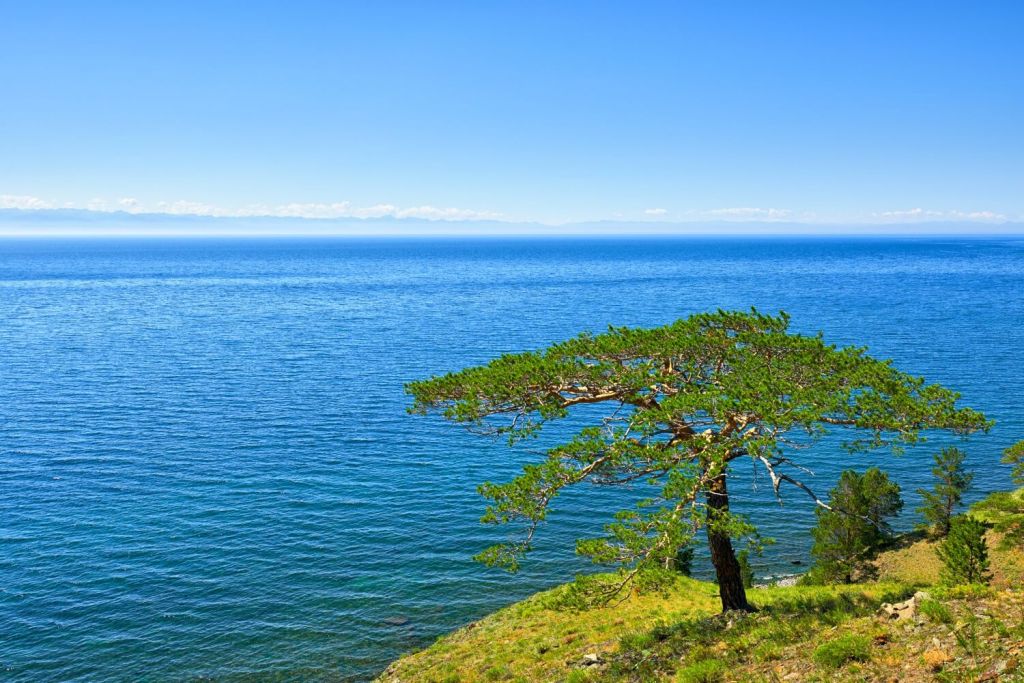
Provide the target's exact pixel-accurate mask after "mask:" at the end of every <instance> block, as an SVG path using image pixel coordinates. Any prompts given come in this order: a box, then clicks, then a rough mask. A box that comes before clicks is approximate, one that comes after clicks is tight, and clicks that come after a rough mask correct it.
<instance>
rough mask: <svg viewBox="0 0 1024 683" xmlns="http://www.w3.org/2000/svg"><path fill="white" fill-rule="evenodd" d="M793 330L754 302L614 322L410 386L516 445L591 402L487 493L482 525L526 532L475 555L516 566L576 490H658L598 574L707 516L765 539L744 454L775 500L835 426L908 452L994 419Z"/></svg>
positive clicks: (856, 438)
mask: <svg viewBox="0 0 1024 683" xmlns="http://www.w3.org/2000/svg"><path fill="white" fill-rule="evenodd" d="M788 328H789V316H787V315H786V314H784V313H781V314H779V315H774V316H773V315H768V314H764V313H760V312H758V311H756V310H753V309H752V310H751V311H749V312H729V311H718V312H715V313H705V314H698V315H693V316H691V317H689V318H686V319H682V320H678V321H676V322H674V323H672V324H670V325H665V326H663V327H657V328H653V329H630V328H625V327H612V328H609V330H608V331H607V332H605V333H603V334H589V333H586V334H582V335H580V336H578V337H576V338H574V339H570V340H568V341H565V342H561V343H558V344H554V345H552V346H550V347H548V348H547V349H545V350H542V351H531V352H525V353H517V354H506V355H503V356H501V357H499V358H496V359H495V360H493V361H491V362H490V363H487V364H486V365H482V366H477V367H470V368H466V369H464V370H461V371H459V372H454V373H451V374H448V375H443V376H439V377H434V378H431V379H427V380H422V381H416V382H411V383H409V384H408V385H407V386H406V391H407V392H408V393H409V394H410V395H411V396H412V398H413V403H412V406H411V407H410V409H409V410H410V412H411V413H414V414H426V413H428V412H437V413H440V414H441V415H442V416H443V417H444V418H446V419H448V420H450V421H452V422H456V423H460V424H463V425H465V426H467V427H468V428H469V429H471V430H473V431H475V432H478V433H482V434H489V435H498V436H502V437H505V438H506V439H507V440H508V442H509V444H510V445H511V444H515V443H516V442H518V441H520V440H522V439H525V438H529V437H534V436H537V435H538V433H539V432H540V430H542V429H543V427H544V426H545V425H547V424H548V423H550V422H553V421H557V420H559V419H562V418H564V417H566V416H568V415H569V413H570V412H571V411H573V410H574V408H576V407H577V406H588V407H589V409H588V410H587V411H586V415H587V416H589V417H590V418H591V419H593V422H591V423H590V424H589V426H587V427H584V428H582V429H581V430H580V431H579V432H578V433H577V434H576V435H575V436H573V437H571V438H569V439H568V440H567V441H564V442H562V443H561V444H559V445H557V446H554V447H553V448H551V449H549V450H548V451H547V454H546V457H545V458H544V459H543V460H542V461H540V462H537V463H531V464H529V465H527V466H526V467H524V468H523V472H522V474H521V475H520V476H519V477H517V478H515V479H513V480H512V481H509V482H505V483H491V482H488V483H485V484H483V485H482V486H481V487H480V489H479V490H480V493H481V494H482V495H483V497H484V498H486V499H487V500H488V501H489V506H488V508H487V510H486V512H485V514H484V516H483V518H482V519H483V521H484V522H485V523H489V524H512V525H514V526H515V527H517V528H519V529H521V530H522V535H521V537H519V538H518V540H513V541H511V542H508V543H502V544H499V545H496V546H493V547H491V548H488V549H486V550H484V551H483V552H482V553H480V554H479V555H478V556H477V559H478V560H480V561H482V562H484V563H486V564H488V565H494V566H501V567H505V568H507V569H509V570H512V571H514V570H516V569H517V568H518V567H519V562H520V559H521V557H522V556H523V554H524V553H526V552H528V551H529V550H530V549H531V548H532V543H531V542H532V538H533V535H534V533H535V531H536V530H537V528H538V527H539V526H540V525H541V524H543V522H544V521H545V520H546V519H547V515H548V512H549V508H550V506H551V505H552V503H553V502H554V501H555V500H556V499H557V497H558V495H559V494H560V492H561V491H562V490H563V489H565V488H567V487H570V486H576V485H580V484H585V483H586V484H595V485H620V484H626V485H628V484H632V483H644V484H646V485H647V487H646V490H649V491H650V492H651V495H650V497H649V498H647V499H646V500H643V501H641V502H640V504H639V505H637V507H636V508H634V509H630V510H624V511H621V512H619V513H617V514H616V515H615V516H614V518H613V519H611V520H610V521H609V523H608V524H607V526H606V527H605V533H604V535H603V536H601V537H599V538H593V539H584V540H581V541H579V542H578V544H577V546H576V550H577V552H579V553H580V554H582V555H584V556H587V557H589V558H591V559H592V560H593V561H594V562H595V563H598V564H601V565H619V566H624V567H629V568H631V569H632V570H640V569H644V568H649V567H658V568H664V567H665V566H666V565H667V564H668V563H669V562H671V560H672V559H673V558H674V556H675V554H676V552H677V551H678V549H679V548H680V547H684V546H686V545H688V544H690V543H691V542H692V541H693V539H694V538H695V536H696V534H697V533H698V532H699V531H700V530H701V529H702V528H704V527H705V526H707V525H708V524H709V522H710V524H711V525H712V526H713V528H714V529H716V530H718V531H719V534H725V535H728V536H729V537H731V538H735V537H736V536H737V535H743V534H751V533H752V532H753V527H752V526H750V524H749V523H748V522H746V520H742V519H740V518H738V517H736V516H735V515H733V514H731V513H730V512H729V509H728V494H727V490H726V486H725V483H726V480H727V477H728V475H729V469H730V463H731V462H733V461H734V460H736V459H739V458H750V459H751V460H752V461H753V463H754V464H755V465H757V466H760V467H764V468H765V470H766V472H767V473H768V475H769V477H770V478H771V480H772V483H773V486H774V488H775V492H776V494H779V490H780V486H781V484H783V483H789V484H793V485H796V486H798V487H800V488H802V489H803V490H805V491H809V489H807V488H806V487H805V486H803V485H802V484H801V483H800V482H799V481H798V480H797V479H796V475H795V473H797V472H799V465H800V463H799V460H800V454H801V453H802V452H803V450H802V449H803V448H805V447H807V446H810V445H813V444H814V443H815V442H816V441H817V440H818V439H819V438H821V437H822V436H823V435H824V434H827V433H829V432H830V431H831V430H833V429H842V430H844V432H845V433H848V434H850V435H851V436H852V437H853V438H852V439H851V440H850V441H849V442H847V444H846V446H847V447H848V448H849V449H851V450H865V449H871V448H881V447H888V448H891V449H893V450H895V451H899V450H901V449H902V448H903V447H904V446H906V445H912V444H915V443H918V442H920V441H923V440H924V437H923V436H922V432H924V431H926V430H935V429H945V430H950V431H952V432H954V433H958V434H967V433H970V432H974V431H976V430H979V429H987V428H988V426H989V422H987V421H986V420H985V417H984V416H983V415H982V414H981V413H979V412H977V411H974V410H971V409H969V408H963V407H960V406H958V404H957V401H958V399H959V396H958V394H956V393H954V392H953V391H950V390H949V389H946V388H943V387H941V386H938V385H931V384H926V383H925V381H924V380H923V379H921V378H919V377H914V376H911V375H908V374H905V373H902V372H900V371H898V370H897V369H895V368H894V367H893V366H892V364H891V363H890V362H888V361H882V360H876V359H874V358H871V357H870V356H868V355H867V353H866V352H865V350H864V349H863V348H853V347H848V348H837V347H835V346H832V345H829V344H826V343H825V342H824V341H823V340H822V338H821V336H820V335H819V336H813V337H809V336H804V335H799V334H794V333H791V332H789V331H788ZM595 405H600V406H602V407H603V408H604V410H597V409H595V408H594V406H595ZM791 472H792V473H793V474H791ZM709 496H714V497H715V498H713V500H714V501H715V502H716V503H717V504H716V505H715V506H714V510H715V513H714V514H709V512H708V511H709V505H708V500H711V498H709Z"/></svg>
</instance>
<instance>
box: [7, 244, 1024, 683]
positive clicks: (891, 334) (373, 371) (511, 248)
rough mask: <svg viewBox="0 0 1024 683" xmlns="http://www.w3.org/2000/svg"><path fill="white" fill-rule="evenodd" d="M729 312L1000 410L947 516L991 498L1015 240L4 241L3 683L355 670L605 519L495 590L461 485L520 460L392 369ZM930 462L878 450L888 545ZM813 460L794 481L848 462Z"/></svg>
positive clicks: (796, 531)
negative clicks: (420, 402)
mask: <svg viewBox="0 0 1024 683" xmlns="http://www.w3.org/2000/svg"><path fill="white" fill-rule="evenodd" d="M751 305H755V306H757V307H759V308H762V309H765V310H771V311H774V310H778V309H785V310H787V311H789V312H790V313H791V314H792V315H793V322H794V326H795V327H796V328H797V329H799V330H802V331H806V332H816V331H818V330H822V331H824V333H825V335H826V337H827V338H828V339H829V340H831V341H834V342H838V343H856V344H866V345H868V346H870V348H871V350H872V352H873V353H875V354H876V355H879V356H884V357H891V358H894V359H895V360H896V361H897V363H898V365H899V366H900V367H902V368H904V369H907V370H910V371H913V372H916V373H920V374H924V375H926V376H927V377H928V378H929V379H931V380H934V381H938V382H942V383H944V384H947V385H950V386H952V387H955V388H957V389H958V390H960V391H961V392H962V393H963V394H964V397H965V402H966V403H967V404H969V405H972V406H974V407H977V408H980V409H982V410H984V411H985V412H987V413H988V414H989V415H990V416H991V417H994V418H996V419H997V420H998V421H999V425H998V427H997V428H996V429H995V430H993V431H992V432H991V434H989V435H986V436H983V437H979V438H977V439H974V440H973V441H972V442H971V443H970V445H969V446H968V449H969V451H970V457H971V463H972V465H973V466H974V467H975V468H976V469H977V471H978V476H977V481H976V489H975V491H974V493H973V494H972V499H973V498H977V497H979V496H981V495H983V494H985V493H986V492H988V491H990V490H993V489H997V488H1002V487H1005V486H1006V485H1007V473H1006V470H1005V468H1003V467H1001V466H999V465H998V464H997V461H998V455H999V451H1000V449H1001V448H1002V447H1003V446H1005V445H1007V444H1008V443H1010V442H1012V441H1014V440H1016V439H1018V438H1021V437H1022V436H1024V418H1022V415H1024V366H1022V364H1021V349H1022V348H1024V324H1022V323H1024V242H1022V241H1014V240H1009V239H1005V238H1004V239H999V240H961V239H948V238H947V239H940V240H925V239H915V240H888V241H877V240H840V239H819V240H748V241H741V240H719V241H709V240H698V239H679V240H633V241H622V240H592V241H582V240H564V241H558V240H533V241H528V240H511V241H503V240H480V241H453V240H434V241H425V240H424V241H395V240H392V241H358V240H340V239H339V240H334V241H314V240H307V241H272V240H253V241H242V240H239V241H204V240H194V241H148V240H140V241H103V240H98V241H71V242H28V241H6V242H0V678H3V679H5V680H13V681H49V680H53V681H58V680H59V681H67V680H81V681H120V680H123V681H140V680H142V681H170V680H175V681H176V680H190V679H206V678H209V679H216V680H365V679H366V678H367V677H369V676H371V675H372V674H373V673H375V672H377V671H379V670H380V669H381V668H382V667H383V666H384V665H385V664H386V663H387V661H388V660H389V659H391V658H393V657H394V656H396V655H398V654H400V653H401V652H403V651H406V650H408V649H411V648H414V647H416V646H418V645H421V644H423V643H424V642H427V641H429V640H430V639H432V638H433V637H436V636H437V635H438V634H440V633H442V632H444V631H447V630H449V629H451V628H453V627H455V626H458V625H460V624H463V623H465V622H467V621H469V620H471V619H474V618H477V617H479V616H481V615H483V614H485V613H486V612H488V611H490V610H492V609H493V608H495V607H497V606H500V605H502V604H505V603H508V602H510V601H512V600H515V599H517V598H520V597H522V596H524V595H526V594H528V593H530V592H532V591H535V590H537V589H539V588H542V587H545V586H549V585H552V584H554V583H558V582H562V581H564V580H566V579H568V578H570V577H571V576H572V574H573V573H574V572H575V571H577V570H578V569H580V567H582V566H583V565H582V564H581V563H580V562H579V561H578V560H576V559H575V558H574V557H573V556H572V553H571V550H570V548H571V545H570V542H571V539H573V538H575V537H577V536H579V535H582V534H585V533H588V532H592V531H594V530H595V528H596V524H597V523H598V522H599V521H600V517H599V516H597V515H595V512H596V511H598V510H600V509H603V506H607V505H610V504H612V503H614V502H615V501H616V497H615V494H613V493H610V492H608V491H604V490H594V489H591V490H586V491H582V492H580V494H578V495H571V496H568V497H566V499H565V500H564V501H563V502H562V504H561V506H560V508H559V512H558V513H557V514H556V515H555V516H554V517H553V519H552V522H551V524H550V525H549V526H548V528H546V529H545V530H544V533H543V534H542V536H543V538H542V539H541V541H542V542H541V547H540V550H539V551H538V552H537V554H536V556H535V557H534V559H533V560H532V561H531V562H530V563H529V564H528V565H527V567H526V568H525V570H524V572H523V573H522V574H520V575H518V576H516V577H508V576H506V575H504V574H502V573H500V572H494V571H490V570H486V569H484V568H482V567H479V566H477V565H475V564H474V563H472V562H471V561H470V560H469V557H470V555H471V554H472V553H473V552H475V551H476V550H478V549H480V548H481V547H483V546H484V545H486V544H487V543H489V542H492V541H494V540H495V539H496V538H500V537H501V532H500V531H496V530H494V529H491V528H484V527H481V526H480V525H478V524H477V522H476V520H477V517H478V516H479V514H480V512H481V504H480V500H479V499H478V498H477V497H476V495H475V493H474V488H475V485H476V484H477V483H479V482H481V481H483V480H485V479H488V478H490V479H501V478H504V477H508V476H510V475H512V474H513V473H514V472H515V471H516V469H517V467H518V465H520V464H522V462H524V461H526V460H528V459H530V458H532V457H535V456H533V455H531V454H530V453H527V452H515V453H509V452H508V451H507V449H505V448H504V447H503V446H502V445H501V444H493V443H490V442H484V441H480V440H478V439H477V438H476V437H472V436H470V435H467V434H464V433H463V432H461V431H459V430H458V429H457V428H453V427H450V426H447V425H444V424H442V423H440V422H439V421H438V420H433V419H424V418H415V417H410V416H407V415H406V414H405V413H404V407H405V405H406V401H405V398H404V396H403V394H402V385H403V383H404V382H406V381H408V380H410V379H414V378H419V377H424V376H427V375H430V374H433V373H438V372H443V371H447V370H453V369H457V368H460V367H462V366H464V365H467V364H470V363H477V362H482V361H485V360H487V359H489V358H491V357H493V356H495V355H497V354H499V353H502V352H506V351H517V350H523V349H530V348H534V347H538V346H542V345H544V344H546V343H548V342H551V341H555V340H559V339H562V338H564V337H567V336H570V335H573V334H575V333H577V332H579V331H581V330H584V329H591V330H600V329H602V328H603V327H604V326H605V325H607V324H609V323H613V324H616V325H619V324H625V325H656V324H662V323H666V322H669V321H671V320H673V319H675V318H677V317H681V316H685V315H687V314H689V313H692V312H695V311H701V310H707V309H714V308H718V307H723V308H737V307H739V308H746V307H749V306H751ZM543 443H544V440H543V439H542V441H541V443H540V444H538V445H543ZM935 445H936V446H937V445H938V444H937V443H936V444H935ZM930 451H931V446H929V449H927V450H921V451H919V452H911V453H909V454H908V455H906V456H904V457H902V458H900V459H892V458H887V459H885V460H884V463H885V465H884V466H885V467H886V468H887V469H888V470H889V471H890V472H891V474H892V475H893V476H894V477H895V478H896V479H897V480H898V481H899V482H900V483H901V484H902V485H903V487H904V489H905V490H906V491H907V492H908V493H907V495H906V498H907V513H906V514H905V515H904V519H903V521H902V524H903V525H904V526H909V525H911V524H912V523H913V522H914V518H913V513H912V512H911V511H912V509H913V507H914V506H915V505H916V503H917V499H916V497H915V496H914V495H913V494H912V493H911V492H912V491H913V489H914V488H916V487H918V486H921V485H923V484H925V483H926V482H927V463H926V462H925V460H926V459H927V458H928V457H929V453H930ZM811 457H812V458H813V459H814V462H815V469H816V472H817V476H816V477H815V482H816V486H817V487H818V488H819V489H820V490H822V491H825V490H827V489H828V487H829V486H830V485H831V483H832V482H833V481H834V479H835V476H836V475H837V473H838V471H839V470H840V469H842V468H843V467H845V466H847V465H849V464H851V461H849V460H848V459H844V458H843V457H842V456H841V455H840V454H839V453H838V452H837V451H836V450H835V449H833V448H832V447H830V446H828V445H825V446H823V447H822V448H821V449H819V450H818V451H816V452H814V453H812V454H811ZM869 461H870V459H866V458H865V459H860V460H857V461H854V462H853V463H852V464H854V465H856V466H863V465H864V464H865V463H867V462H869ZM736 474H737V476H738V478H739V479H740V481H739V482H737V483H735V484H734V485H733V486H732V489H733V492H734V494H735V495H736V496H737V497H738V498H739V499H741V503H740V504H741V506H742V507H743V509H744V510H746V511H747V512H749V513H750V514H751V515H752V516H753V518H754V519H755V521H758V522H760V524H761V529H762V531H763V533H764V534H766V535H768V536H774V537H776V538H777V539H779V543H778V544H777V545H775V546H773V547H772V548H770V549H769V551H768V552H767V553H766V554H765V556H764V557H763V558H761V564H760V566H759V567H758V569H759V571H760V572H761V573H762V574H764V573H770V572H779V571H787V570H791V569H792V565H791V563H792V562H793V561H794V560H797V561H806V559H807V547H808V536H807V529H808V527H809V526H810V524H811V522H812V519H813V516H812V514H811V510H810V506H809V505H808V504H807V502H806V501H804V500H802V499H800V498H799V497H798V496H796V495H794V494H792V493H791V494H790V497H789V500H790V503H789V505H788V506H787V507H785V508H783V509H782V510H781V511H780V510H779V508H778V507H776V506H774V505H773V504H772V503H771V502H770V500H769V498H768V496H767V495H766V492H765V491H764V490H763V488H762V489H760V490H758V491H754V490H753V489H752V488H751V481H750V478H749V473H748V472H747V471H746V468H745V467H741V468H739V470H738V471H737V473H736ZM393 617H401V619H397V621H401V620H403V619H408V623H406V624H404V625H401V626H394V625H390V624H389V623H388V622H389V621H392V620H393V619H391V618H393Z"/></svg>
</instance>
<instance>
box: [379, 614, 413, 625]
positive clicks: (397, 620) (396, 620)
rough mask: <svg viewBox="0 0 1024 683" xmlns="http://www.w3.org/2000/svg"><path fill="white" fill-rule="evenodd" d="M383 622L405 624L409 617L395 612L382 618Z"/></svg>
mask: <svg viewBox="0 0 1024 683" xmlns="http://www.w3.org/2000/svg"><path fill="white" fill-rule="evenodd" d="M384 623H385V624H386V625H388V626H405V625H406V624H408V623H409V617H406V616H402V615H401V614H397V615H395V616H393V617H387V618H385V619H384Z"/></svg>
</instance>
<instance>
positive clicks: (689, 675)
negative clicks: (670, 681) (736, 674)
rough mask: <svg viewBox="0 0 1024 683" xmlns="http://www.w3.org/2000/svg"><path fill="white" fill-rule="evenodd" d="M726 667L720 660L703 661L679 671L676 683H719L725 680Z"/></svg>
mask: <svg viewBox="0 0 1024 683" xmlns="http://www.w3.org/2000/svg"><path fill="white" fill-rule="evenodd" d="M725 672H726V665H725V662H723V661H722V660H720V659H703V660H701V661H699V662H694V663H693V664H689V665H687V666H685V667H683V668H682V669H680V670H679V674H678V675H677V676H676V681H678V683H721V681H724V680H725Z"/></svg>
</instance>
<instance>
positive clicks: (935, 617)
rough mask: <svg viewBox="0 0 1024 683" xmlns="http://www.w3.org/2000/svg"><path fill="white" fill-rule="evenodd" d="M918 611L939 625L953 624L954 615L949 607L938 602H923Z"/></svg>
mask: <svg viewBox="0 0 1024 683" xmlns="http://www.w3.org/2000/svg"><path fill="white" fill-rule="evenodd" d="M918 609H919V610H921V613H922V614H924V615H925V616H926V617H928V618H929V619H931V620H932V621H934V622H935V623H937V624H952V623H953V613H952V612H950V611H949V608H948V607H946V606H945V605H943V604H942V603H941V602H938V601H937V600H923V601H921V604H920V605H918Z"/></svg>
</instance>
